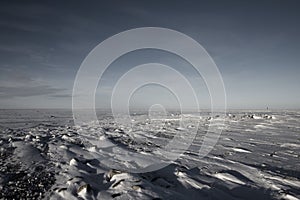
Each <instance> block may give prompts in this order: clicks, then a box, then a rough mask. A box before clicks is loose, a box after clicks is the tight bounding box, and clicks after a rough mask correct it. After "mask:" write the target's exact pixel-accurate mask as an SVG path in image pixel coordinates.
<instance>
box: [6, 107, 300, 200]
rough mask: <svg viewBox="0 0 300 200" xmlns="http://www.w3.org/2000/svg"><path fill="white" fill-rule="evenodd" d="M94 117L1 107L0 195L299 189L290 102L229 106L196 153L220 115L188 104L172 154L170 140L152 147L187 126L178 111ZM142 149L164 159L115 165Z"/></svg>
mask: <svg viewBox="0 0 300 200" xmlns="http://www.w3.org/2000/svg"><path fill="white" fill-rule="evenodd" d="M98 118H99V123H96V122H91V123H87V124H85V125H82V126H74V125H73V120H72V116H71V112H70V111H66V110H1V112H0V129H1V135H0V145H1V148H0V158H1V159H0V199H26V198H27V199H222V200H223V199H291V200H292V199H299V198H300V162H299V160H300V159H299V156H300V135H299V134H300V112H296V111H294V112H292V111H278V112H262V111H232V112H229V113H228V114H227V115H226V117H225V124H224V125H222V124H220V126H222V127H218V128H222V129H223V132H222V134H221V136H220V138H219V141H218V143H217V144H216V145H215V146H214V148H213V150H212V151H211V152H210V153H209V154H208V155H207V156H206V157H205V158H201V159H200V157H199V149H200V147H201V145H202V140H203V136H204V135H205V134H206V131H207V129H208V126H209V124H210V123H209V122H210V121H211V120H215V121H218V120H219V118H220V117H219V116H210V115H209V113H200V114H198V115H196V114H193V113H191V115H189V120H191V122H195V121H196V122H197V123H199V130H198V134H197V136H196V138H195V140H194V142H193V144H192V145H191V146H190V147H189V149H188V150H187V151H185V153H184V154H182V155H181V156H180V158H179V159H178V160H176V161H172V162H170V161H169V160H168V156H169V155H171V154H175V153H176V152H178V150H179V149H180V148H181V146H180V143H179V144H178V149H174V150H172V152H166V154H160V153H161V151H158V149H161V148H163V147H164V146H165V145H167V144H168V142H169V141H170V140H171V139H172V138H174V136H175V135H181V134H183V133H187V132H188V131H189V129H193V128H195V127H193V126H191V127H188V128H182V127H181V126H180V120H179V119H180V115H179V114H177V113H175V112H174V113H169V114H168V115H167V116H164V117H163V118H162V117H159V116H158V117H157V118H153V117H152V118H151V119H150V118H149V116H148V115H147V114H145V113H136V114H133V115H132V124H129V125H128V126H125V125H118V124H117V123H115V122H114V120H113V118H112V116H111V115H109V114H106V113H104V112H99V113H98ZM216 124H217V123H215V125H216ZM181 141H182V142H183V141H184V140H181ZM122 149H126V151H122ZM124 152H135V153H139V155H140V156H139V157H138V159H135V160H132V159H131V157H130V153H124ZM152 158H153V159H157V158H159V159H161V161H162V162H165V163H168V162H170V163H169V165H168V166H166V167H164V168H162V169H159V170H155V171H150V172H146V173H130V172H127V171H125V170H122V169H125V167H128V166H138V167H143V166H147V165H148V164H149V163H151V162H153V160H151V159H152Z"/></svg>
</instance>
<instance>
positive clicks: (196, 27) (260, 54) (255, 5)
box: [0, 0, 300, 108]
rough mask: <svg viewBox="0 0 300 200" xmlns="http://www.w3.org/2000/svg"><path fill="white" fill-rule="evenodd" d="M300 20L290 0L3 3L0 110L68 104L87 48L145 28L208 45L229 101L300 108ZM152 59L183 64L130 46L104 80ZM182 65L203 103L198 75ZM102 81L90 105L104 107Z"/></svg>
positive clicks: (204, 93) (296, 4) (0, 13)
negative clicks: (174, 32)
mask: <svg viewBox="0 0 300 200" xmlns="http://www.w3.org/2000/svg"><path fill="white" fill-rule="evenodd" d="M299 22H300V1H297V0H280V1H278V0H269V1H221V0H220V1H183V0H182V1H167V0H164V1H155V0H154V1H64V2H63V3H62V1H1V3H0V30H1V31H0V98H1V100H0V108H34V107H37V108H48V107H49V108H70V107H71V93H72V87H73V81H74V79H75V75H76V72H77V70H78V68H79V66H80V64H81V62H82V61H83V59H84V58H85V57H86V55H87V54H88V53H89V52H90V51H91V50H92V49H93V48H94V47H95V46H96V45H97V44H99V43H100V42H101V41H103V40H105V39H106V38H108V37H110V36H112V35H114V34H117V33H119V32H121V31H125V30H128V29H132V28H137V27H148V26H154V27H165V28H170V29H174V30H177V31H180V32H183V33H185V34H187V35H188V36H190V37H192V38H194V39H195V40H197V41H198V42H199V43H200V44H201V45H202V46H203V47H204V48H205V49H206V50H207V51H208V53H209V54H210V55H211V57H212V58H213V59H214V61H215V62H216V64H217V66H218V67H219V70H220V72H221V74H222V76H223V79H224V83H225V88H226V93H227V98H228V107H229V108H265V107H267V106H269V107H270V108H300V92H299V85H300V65H299V63H300V56H299V55H300V39H299V35H300V26H299ZM150 61H151V62H153V61H156V62H161V63H165V64H168V65H170V66H173V67H174V68H177V69H179V70H180V68H181V67H183V66H185V67H186V66H188V64H186V63H183V62H182V61H181V60H180V59H178V58H175V57H174V56H173V55H170V54H167V53H163V52H156V51H145V52H135V53H132V55H128V56H127V57H126V56H125V57H124V58H120V59H119V60H117V61H116V62H115V63H114V64H112V66H111V68H110V70H109V71H108V72H107V79H106V81H104V82H103V88H106V90H108V91H109V90H110V88H111V86H112V85H113V83H114V81H115V80H117V78H118V77H119V76H120V75H121V74H122V73H124V71H126V70H128V69H129V68H130V66H134V65H137V64H142V63H147V62H150ZM182 69H183V68H182ZM184 69H185V68H184ZM183 71H184V72H183V73H185V75H186V76H188V77H189V79H190V80H191V82H192V84H193V85H195V87H196V90H197V91H198V95H199V97H200V99H201V101H203V102H202V103H200V105H201V106H203V107H205V106H207V102H208V101H207V99H208V98H207V97H208V96H207V91H206V89H205V85H204V86H203V82H202V81H201V80H200V79H199V78H198V79H197V78H194V77H193V73H192V71H191V70H188V69H187V70H183ZM197 81H199V82H197ZM100 85H101V84H100ZM101 88H102V86H100V87H99V91H98V95H97V99H99V101H97V105H98V106H99V107H105V106H107V105H108V101H109V95H107V93H106V92H107V91H104V90H103V88H102V89H101ZM146 91H147V92H146V93H147V94H148V95H149V94H151V95H154V96H155V91H152V92H149V90H147V89H146ZM156 92H159V93H161V91H156ZM108 93H109V92H108ZM146 93H145V94H143V93H140V94H136V96H137V97H138V96H140V99H139V101H137V100H136V102H135V103H136V104H139V105H140V104H141V105H143V98H144V100H145V99H149V98H148V97H147V95H146ZM162 96H163V95H162ZM168 98H170V97H167V96H166V97H165V100H168ZM154 99H155V98H154ZM151 103H152V102H151Z"/></svg>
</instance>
